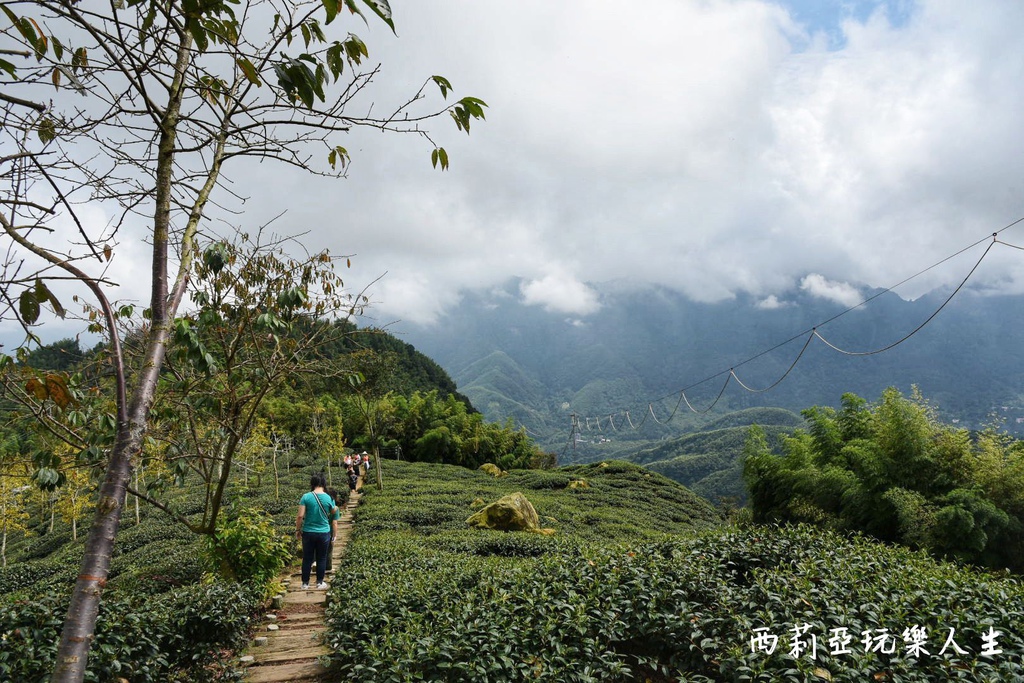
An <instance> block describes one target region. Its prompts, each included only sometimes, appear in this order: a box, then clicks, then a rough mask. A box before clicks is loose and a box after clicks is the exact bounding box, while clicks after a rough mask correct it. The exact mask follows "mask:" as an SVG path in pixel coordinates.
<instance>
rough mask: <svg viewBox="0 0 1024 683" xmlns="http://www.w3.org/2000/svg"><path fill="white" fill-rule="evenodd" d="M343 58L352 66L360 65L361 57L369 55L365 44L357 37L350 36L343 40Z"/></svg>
mask: <svg viewBox="0 0 1024 683" xmlns="http://www.w3.org/2000/svg"><path fill="white" fill-rule="evenodd" d="M345 56H346V57H348V60H349V61H350V62H352V63H353V64H361V63H362V61H363V57H369V56H370V53H369V51H368V50H367V49H366V43H364V42H363V41H362V40H360V39H359V36H354V35H350V36H349V37H348V39H346V40H345Z"/></svg>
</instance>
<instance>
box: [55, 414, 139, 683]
mask: <svg viewBox="0 0 1024 683" xmlns="http://www.w3.org/2000/svg"><path fill="white" fill-rule="evenodd" d="M141 442H142V430H141V429H131V430H129V429H128V428H127V425H124V426H122V427H121V428H120V429H118V435H117V440H116V441H115V443H114V449H113V452H112V453H111V457H110V463H109V466H108V467H107V474H106V477H105V478H104V480H103V484H102V485H101V486H100V493H99V502H98V503H97V505H96V515H95V517H94V518H93V523H92V528H91V529H90V530H89V536H88V539H87V540H86V543H85V556H84V557H83V558H82V564H81V570H80V572H79V574H78V578H77V580H76V581H75V587H74V591H73V592H72V594H71V606H70V607H69V608H68V613H67V618H66V619H65V621H64V629H63V631H62V632H61V638H60V645H59V646H58V649H57V659H56V664H55V667H54V670H53V677H52V678H51V679H50V680H51V681H52V682H53V683H64V682H68V681H81V680H82V679H83V678H84V676H85V667H86V662H87V658H88V655H89V647H90V645H91V644H92V639H93V633H94V631H95V626H96V617H97V615H98V614H99V609H100V594H101V593H102V591H103V588H104V586H105V585H106V583H107V574H108V573H109V570H110V555H111V553H112V552H113V549H114V535H115V534H116V533H117V527H118V524H119V523H120V521H121V509H122V508H121V501H123V500H124V493H125V489H126V485H127V483H128V481H129V480H130V478H131V477H130V474H131V457H132V455H133V453H137V452H138V451H139V447H140V445H141Z"/></svg>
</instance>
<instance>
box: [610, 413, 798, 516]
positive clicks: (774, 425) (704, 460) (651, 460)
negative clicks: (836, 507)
mask: <svg viewBox="0 0 1024 683" xmlns="http://www.w3.org/2000/svg"><path fill="white" fill-rule="evenodd" d="M753 425H757V426H758V428H759V429H761V431H762V433H763V434H764V436H765V439H766V443H767V445H768V448H769V450H771V451H772V452H776V453H781V452H782V444H783V440H784V438H785V437H787V436H789V435H790V434H791V433H792V432H793V431H794V430H795V429H797V428H799V427H802V426H803V425H804V420H803V418H801V417H800V416H799V415H797V414H796V413H791V412H789V411H788V410H782V409H779V408H749V409H747V410H740V411H737V412H735V413H731V414H729V415H726V416H725V417H722V418H721V419H719V420H716V421H715V422H712V423H711V424H709V425H707V426H706V427H704V428H702V429H701V430H700V431H699V432H695V433H693V434H688V435H686V436H681V437H679V438H676V439H668V440H666V441H664V442H661V443H659V445H657V446H654V447H650V448H644V449H641V450H639V451H637V452H636V453H635V454H634V455H632V456H631V457H630V459H631V460H633V461H634V462H637V463H641V464H643V465H644V466H645V467H646V468H647V469H649V470H651V471H652V472H658V473H659V474H663V475H665V476H666V477H668V478H669V479H673V480H675V481H677V482H679V483H680V484H683V485H684V486H686V487H687V488H689V489H690V490H692V491H693V492H694V493H697V494H699V495H701V496H703V497H704V498H706V499H708V500H709V501H712V502H715V503H728V504H729V505H742V504H743V503H745V502H746V499H747V490H746V486H745V485H744V483H743V458H744V456H745V453H746V451H745V445H746V443H747V440H748V438H749V434H750V427H751V426H753Z"/></svg>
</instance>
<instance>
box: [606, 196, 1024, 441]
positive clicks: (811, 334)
mask: <svg viewBox="0 0 1024 683" xmlns="http://www.w3.org/2000/svg"><path fill="white" fill-rule="evenodd" d="M1021 222H1024V216H1022V217H1021V218H1018V219H1017V220H1015V221H1013V222H1012V223H1009V224H1007V225H1005V226H1003V227H1002V228H1000V229H999V230H997V231H995V232H993V233H992V234H991V235H989V236H986V237H984V238H982V239H980V240H978V241H976V242H974V243H972V244H970V245H968V246H966V247H964V248H963V249H960V250H959V251H957V252H956V253H954V254H951V255H950V256H947V257H946V258H944V259H942V260H940V261H938V262H936V263H934V264H932V265H930V266H928V267H927V268H925V269H924V270H921V271H919V272H917V273H915V274H914V275H911V276H910V277H907V278H905V279H903V280H901V281H900V282H898V283H896V284H895V285H892V286H890V287H887V288H885V289H882V290H880V291H878V292H876V293H875V294H874V295H872V296H870V297H868V298H867V299H864V300H863V301H861V302H860V303H858V304H856V305H855V306H851V307H849V308H847V309H845V310H843V311H841V312H839V313H837V314H836V315H834V316H832V317H831V318H828V319H827V320H825V321H824V322H821V323H819V324H818V325H815V326H814V327H812V328H811V329H809V330H804V331H803V332H800V333H798V334H796V335H794V336H792V337H790V338H789V339H787V340H785V341H783V342H780V343H779V344H776V345H775V346H773V347H771V348H769V349H766V350H765V351H762V352H760V353H758V354H755V355H753V356H751V357H750V358H747V359H746V360H744V361H742V362H740V363H737V364H736V365H734V366H733V367H731V368H729V369H728V370H723V371H721V372H718V373H715V374H713V375H710V376H708V377H705V378H704V379H702V380H700V381H698V382H695V383H693V384H691V385H689V386H687V387H684V388H683V389H681V390H680V391H679V395H680V403H681V402H685V403H686V407H687V408H688V409H689V410H690V411H691V412H693V413H697V414H703V413H707V412H709V411H710V410H711V409H712V408H714V407H715V405H717V404H718V402H719V401H720V400H721V398H722V396H723V395H724V394H725V389H726V387H728V385H729V380H730V379H735V380H736V382H737V384H739V385H740V386H741V387H742V388H743V389H744V390H746V391H748V392H751V393H764V392H766V391H770V390H771V389H773V388H775V387H776V386H778V385H779V384H781V383H782V381H783V380H785V379H786V377H788V376H789V374H790V373H791V372H792V371H793V369H794V368H795V367H796V365H797V363H798V362H799V361H800V359H801V358H802V357H803V355H804V353H805V352H806V350H807V348H808V346H809V345H810V342H811V340H812V339H814V338H815V337H817V338H818V339H820V340H821V341H822V342H823V343H824V344H825V345H826V346H828V347H829V348H831V349H833V350H835V351H837V352H839V353H842V354H844V355H849V356H868V355H875V354H879V353H883V352H885V351H888V350H890V349H892V348H894V347H895V346H898V345H899V344H902V343H903V342H905V341H907V340H908V339H910V337H912V336H914V335H915V334H917V333H918V332H920V331H921V330H922V329H923V328H924V327H925V326H926V325H928V324H929V323H930V322H931V321H932V320H933V319H934V318H935V316H937V315H938V314H939V312H940V311H942V309H944V308H945V307H946V305H947V304H949V302H950V301H952V300H953V298H954V297H955V296H956V295H957V294H958V293H959V292H960V290H961V289H962V288H963V287H964V285H966V284H967V282H968V280H970V278H971V277H972V276H973V275H974V273H975V271H976V270H977V269H978V267H979V266H980V265H981V263H982V261H983V260H984V259H985V257H986V256H987V255H988V253H989V252H990V251H991V249H992V247H993V246H994V245H995V244H1002V245H1005V246H1008V247H1011V248H1013V249H1020V250H1022V251H1024V247H1020V246H1017V245H1014V244H1010V243H1008V242H1004V241H1002V240H1000V239H998V237H999V234H1000V233H1001V232H1004V231H1006V230H1009V229H1010V228H1012V227H1014V226H1016V225H1018V224H1019V223H1021ZM989 239H991V242H990V243H989V245H988V247H986V248H985V251H984V253H982V255H981V257H980V258H979V259H978V261H977V263H975V264H974V266H973V267H972V268H971V270H970V272H968V274H967V276H966V277H965V278H964V279H963V281H962V282H961V283H960V284H959V286H957V288H956V289H955V290H954V291H953V293H952V294H950V296H949V297H948V298H947V299H946V300H945V301H944V302H943V303H942V305H941V306H939V308H938V309H936V310H935V311H934V312H933V313H932V314H931V315H930V316H928V318H927V319H926V320H925V321H924V322H923V323H921V324H920V325H918V326H917V327H916V328H915V329H914V330H912V331H911V332H910V333H909V334H907V335H906V336H904V337H903V338H902V339H899V340H898V341H896V342H894V343H892V344H889V345H888V346H885V347H883V348H881V349H877V350H875V351H867V352H850V351H845V350H843V349H840V348H839V347H837V346H835V345H834V344H832V343H830V342H829V341H827V340H826V339H825V338H824V337H822V336H821V334H820V332H819V331H818V328H820V327H823V326H825V325H827V324H829V323H831V322H833V321H835V320H837V319H839V318H841V317H842V316H844V315H846V314H847V313H850V312H851V311H854V310H856V309H858V308H860V307H861V306H864V305H865V304H868V303H870V302H872V301H874V300H875V299H877V298H878V297H880V296H882V295H884V294H886V293H888V292H891V291H892V290H894V289H896V288H897V287H900V286H902V285H904V284H906V283H907V282H910V281H911V280H913V279H915V278H917V277H920V276H921V275H923V274H925V273H927V272H928V271H930V270H933V269H934V268H937V267H938V266H940V265H942V264H943V263H946V262H947V261H950V260H952V259H954V258H956V257H957V256H960V255H961V254H963V253H965V252H967V251H969V250H971V249H973V248H974V247H976V246H978V245H979V244H982V243H984V242H985V241H986V240H989ZM805 335H806V336H807V339H806V341H805V342H804V346H803V348H802V349H801V350H800V353H799V354H797V356H796V359H795V360H794V361H793V363H791V364H790V366H789V367H788V368H787V369H786V371H785V372H784V373H783V374H782V376H781V377H779V379H778V380H776V381H775V382H773V383H772V384H771V385H770V386H768V387H767V388H765V389H760V390H758V389H752V388H751V387H748V386H747V385H746V384H744V383H743V382H742V381H741V380H740V378H739V376H738V375H737V374H736V368H738V367H742V366H743V365H746V364H748V363H751V362H753V361H755V360H757V359H758V358H761V357H762V356H765V355H767V354H769V353H771V352H773V351H775V350H777V349H779V348H781V347H783V346H785V345H787V344H789V343H791V342H793V341H795V340H797V339H800V338H801V337H803V336H805ZM722 375H726V380H725V384H723V385H722V389H721V390H720V391H719V393H718V396H716V397H715V400H714V401H712V403H711V404H710V405H709V406H708V407H707V408H705V409H703V410H698V409H696V408H694V407H693V405H692V404H691V403H690V401H689V399H688V398H687V397H686V391H687V390H689V389H692V388H694V387H698V386H700V385H701V384H704V383H706V382H709V381H711V380H713V379H715V378H717V377H720V376H722ZM674 395H675V394H674V393H673V394H667V395H665V396H662V397H661V398H659V399H656V400H654V401H651V402H650V403H648V405H647V407H648V412H647V413H645V415H644V418H643V420H641V421H640V423H639V424H634V423H633V421H632V419H630V416H629V412H628V411H625V415H626V421H627V422H628V423H629V426H630V428H631V429H633V430H634V431H635V430H638V429H639V428H640V427H642V426H643V425H644V423H645V422H646V421H647V417H648V415H649V416H650V417H652V418H653V419H654V421H655V422H657V423H658V424H660V425H664V424H665V422H662V421H661V420H659V419H658V417H657V415H655V414H654V403H657V402H659V401H663V400H665V399H666V398H669V397H670V396H674ZM680 403H677V404H676V407H675V409H673V411H672V413H671V414H670V415H669V417H668V418H667V419H666V422H668V421H671V420H672V418H673V417H674V416H675V414H676V412H677V411H678V409H679V405H680Z"/></svg>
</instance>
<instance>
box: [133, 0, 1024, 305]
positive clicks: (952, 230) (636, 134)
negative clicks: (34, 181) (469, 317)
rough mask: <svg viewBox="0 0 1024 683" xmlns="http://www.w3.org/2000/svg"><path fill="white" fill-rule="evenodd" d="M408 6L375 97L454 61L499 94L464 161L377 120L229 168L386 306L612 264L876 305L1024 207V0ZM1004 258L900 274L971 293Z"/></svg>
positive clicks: (676, 281) (678, 283)
mask: <svg viewBox="0 0 1024 683" xmlns="http://www.w3.org/2000/svg"><path fill="white" fill-rule="evenodd" d="M392 5H393V9H394V19H395V23H396V27H397V32H398V36H397V37H395V36H392V35H391V34H390V33H389V32H388V31H387V29H386V27H384V26H383V24H381V23H380V22H377V21H371V22H370V26H369V27H367V26H364V25H362V24H361V23H359V22H355V23H353V25H352V26H351V29H352V30H353V31H354V32H355V33H357V34H359V35H360V36H361V37H362V38H363V39H364V41H365V42H366V44H367V46H368V48H369V51H370V59H371V62H372V63H374V64H375V63H377V62H378V61H379V62H380V64H381V73H380V76H379V78H378V80H377V83H376V84H375V86H374V89H373V90H372V94H373V98H372V99H373V106H374V107H375V109H374V111H375V112H377V113H380V112H382V111H384V110H386V109H387V107H388V106H391V105H393V104H394V103H395V102H398V101H401V98H402V97H403V96H407V95H409V94H411V93H413V92H415V91H416V89H417V88H419V86H420V85H421V84H422V83H423V81H424V80H425V79H427V78H428V77H429V76H431V75H433V74H441V75H444V76H446V77H447V78H448V79H449V80H450V81H451V82H452V84H453V86H454V87H455V90H456V93H457V96H462V95H474V96H477V97H480V98H482V99H483V100H485V101H486V102H487V104H488V105H489V108H488V109H487V121H486V122H481V123H474V125H473V128H472V133H471V135H469V136H466V135H464V134H463V133H460V132H458V131H456V129H455V127H454V125H453V124H452V122H451V121H450V120H441V121H438V122H436V123H435V124H434V125H433V126H432V127H431V131H432V135H433V139H434V140H435V141H436V142H438V143H439V144H441V145H443V146H444V147H445V148H446V149H447V150H448V152H449V154H450V157H451V168H450V170H449V171H447V172H445V173H441V172H439V171H436V170H433V169H432V168H431V165H430V149H431V148H430V145H429V144H428V143H426V141H424V140H420V139H417V138H415V137H414V136H395V135H386V134H382V133H380V132H370V131H364V132H363V133H362V134H354V135H351V136H350V137H349V138H348V139H345V140H340V141H339V143H340V144H344V145H345V146H347V147H348V149H349V152H350V153H351V156H352V164H351V168H350V173H349V178H348V179H345V180H342V181H335V180H328V179H317V178H313V179H311V178H309V177H306V176H302V175H299V174H296V173H291V172H285V173H282V172H281V171H282V169H280V168H279V167H271V166H266V167H262V166H256V167H250V168H244V169H242V168H235V169H230V168H229V169H228V170H227V173H228V175H229V176H230V177H231V178H232V179H234V180H235V181H236V186H235V190H238V191H242V192H243V194H245V193H247V194H249V195H250V199H249V201H248V202H247V203H246V205H245V209H246V213H245V215H244V216H243V217H242V218H241V219H240V220H242V221H243V222H244V223H245V224H246V226H248V227H250V229H251V228H252V227H253V226H256V225H258V224H260V223H261V222H264V221H266V220H267V219H268V217H269V216H272V215H276V214H278V213H280V212H281V211H285V214H284V216H283V217H281V218H280V219H279V220H278V221H277V222H275V223H274V230H275V231H277V232H279V233H285V234H293V233H299V232H306V233H308V234H307V235H306V236H305V237H304V238H303V239H304V241H305V243H306V244H307V245H308V246H309V247H310V248H317V249H318V248H321V247H329V248H330V249H331V250H332V252H334V253H335V254H352V255H354V257H353V261H352V269H351V270H350V271H348V272H347V273H345V276H346V281H347V283H348V284H349V285H351V286H352V287H353V288H355V289H359V288H361V287H362V286H364V285H366V284H367V283H369V282H371V281H374V280H375V279H376V278H378V277H379V276H381V275H384V274H385V273H386V275H384V277H383V278H382V279H381V280H380V281H379V282H378V283H376V284H375V285H374V286H373V288H372V290H371V294H372V299H373V301H374V303H375V305H374V309H373V310H374V316H375V317H376V318H377V319H378V320H380V321H391V320H396V319H401V320H405V321H409V322H422V323H432V322H441V321H443V315H444V312H445V311H446V309H448V308H449V307H451V306H452V305H454V304H455V303H456V302H457V301H458V300H459V297H460V294H461V293H464V292H467V291H471V290H477V289H487V288H491V287H495V286H497V285H501V284H503V283H507V282H508V281H509V279H510V278H521V280H522V285H521V288H520V290H519V295H520V296H521V297H522V300H523V302H524V303H526V304H530V305H537V306H543V307H545V308H548V309H549V310H552V311H556V312H558V313H559V314H563V315H566V316H569V317H584V316H587V315H592V314H595V313H597V312H598V311H599V310H600V305H601V302H600V298H599V296H597V294H596V293H595V291H594V289H593V288H592V286H593V285H594V284H597V283H602V282H609V281H615V282H618V283H620V284H621V283H623V282H626V283H637V284H643V283H656V284H660V285H665V286H669V287H672V288H674V289H678V290H680V291H682V292H684V293H685V294H687V295H688V296H690V297H692V298H694V299H698V300H702V301H717V300H721V299H725V298H728V297H731V296H734V295H736V294H737V293H741V292H745V293H749V294H752V295H754V296H756V297H757V298H758V299H760V300H761V301H762V302H763V304H764V305H765V306H768V307H771V306H776V305H784V304H785V301H786V296H787V293H790V294H791V293H792V292H793V291H795V290H797V289H801V288H802V289H803V290H805V291H810V292H813V293H818V294H821V295H822V296H829V297H831V298H835V299H837V300H840V301H843V302H844V303H856V302H857V301H858V300H859V297H860V296H861V292H863V291H864V288H865V287H868V286H871V287H884V286H889V285H892V284H894V283H896V282H899V281H901V280H903V279H904V278H906V277H907V276H909V275H912V274H913V273H915V272H917V271H919V270H921V269H923V268H926V267H927V266H929V265H931V264H933V263H935V262H936V261H939V260H940V259H943V258H945V257H946V256H949V255H950V254H952V253H954V252H956V251H957V250H959V249H961V248H962V247H964V246H966V245H968V244H970V243H972V242H974V241H975V240H978V239H980V238H982V237H983V236H985V235H986V234H990V233H992V232H993V231H995V230H997V229H999V228H1002V227H1003V226H1005V225H1007V224H1008V223H1010V222H1012V221H1014V220H1016V219H1017V218H1020V217H1021V216H1024V125H1022V122H1021V116H1022V113H1024V41H1021V40H1020V30H1021V28H1024V3H1022V2H1020V1H1019V0H986V2H982V3H969V4H968V3H964V2H959V1H954V0H918V1H916V2H914V1H912V0H875V1H872V0H864V1H858V0H789V1H788V2H782V1H779V2H766V1H762V0H735V1H733V0H648V1H647V2H643V3H623V2H621V1H620V2H611V1H610V0H559V1H558V2H551V0H517V1H516V2H508V1H506V2H499V1H498V0H415V1H411V0H410V1H405V0H392ZM346 21H351V20H350V19H346ZM329 28H332V29H333V28H334V26H333V25H332V26H331V27H329ZM428 92H430V93H431V96H432V97H434V98H436V97H437V95H436V90H435V89H434V88H432V87H431V88H430V89H429V91H428ZM368 102H369V101H367V103H368ZM365 106H368V104H366V105H365ZM1003 238H1004V239H1005V240H1006V241H1008V242H1013V243H1015V244H1019V245H1020V244H1024V226H1018V227H1017V228H1014V229H1012V230H1008V231H1007V232H1006V233H1004V234H1003ZM136 246H137V247H138V249H139V250H142V249H143V248H144V245H141V244H140V245H136ZM132 248H133V247H132V246H131V245H129V244H123V245H121V247H120V248H119V250H118V252H117V255H116V258H115V260H116V261H120V262H121V265H120V266H119V268H121V269H124V268H125V264H126V262H127V263H131V262H132V261H134V259H133V255H132V253H131V249H132ZM140 255H141V251H140ZM979 255H980V251H978V250H975V251H973V252H970V253H968V254H966V255H965V256H964V257H962V258H960V259H956V260H954V261H952V262H950V263H949V264H948V265H947V267H945V268H940V269H936V270H934V271H932V272H930V273H929V274H928V275H927V276H924V277H922V278H918V279H917V280H915V281H914V282H913V283H912V284H911V286H908V287H904V288H901V289H900V290H898V291H899V293H900V294H902V295H903V296H905V297H908V298H909V297H914V296H917V295H919V294H921V293H923V292H924V291H927V290H928V289H931V288H933V287H939V286H950V285H955V284H957V283H958V282H959V280H960V279H961V278H962V277H963V276H964V275H965V274H966V272H967V271H968V270H969V268H970V267H971V265H973V263H974V261H975V260H976V259H977V257H978V256H979ZM144 264H145V261H144V260H143V259H141V258H140V259H139V260H138V265H139V268H140V269H141V268H144V267H145V265H144ZM121 272H127V271H125V270H121ZM144 272H145V271H141V270H140V273H144ZM124 277H129V278H131V277H132V276H130V275H129V276H124ZM975 282H976V283H977V286H979V287H987V288H990V289H995V290H999V291H1012V292H1016V293H1020V292H1024V257H1022V252H1021V251H1019V250H1013V249H1009V248H999V249H995V250H993V253H992V255H991V256H990V257H989V258H988V259H986V263H985V264H984V266H983V267H982V268H981V269H980V270H979V273H978V274H977V276H976V280H975Z"/></svg>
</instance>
